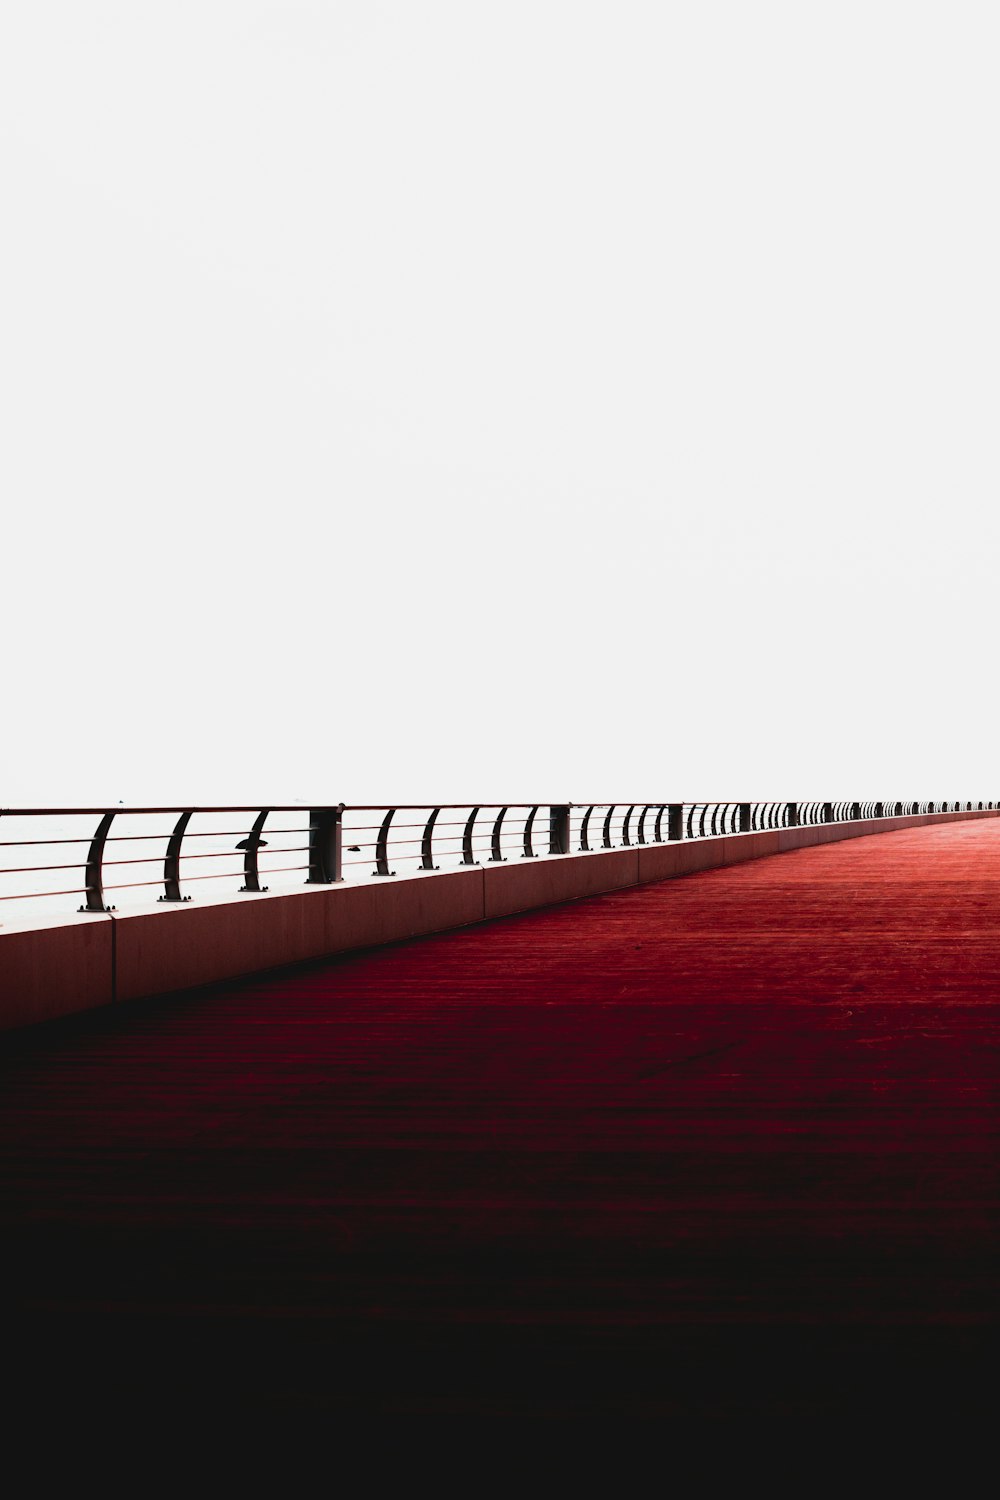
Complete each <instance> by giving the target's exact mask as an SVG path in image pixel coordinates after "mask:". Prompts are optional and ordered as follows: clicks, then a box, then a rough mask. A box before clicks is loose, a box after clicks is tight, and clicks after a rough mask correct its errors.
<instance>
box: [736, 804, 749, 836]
mask: <svg viewBox="0 0 1000 1500" xmlns="http://www.w3.org/2000/svg"><path fill="white" fill-rule="evenodd" d="M739 806H740V816H739V824H738V828H739V832H740V833H749V832H750V804H749V802H741V803H740V805H739Z"/></svg>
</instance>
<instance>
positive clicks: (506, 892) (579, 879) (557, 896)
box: [482, 849, 640, 918]
mask: <svg viewBox="0 0 1000 1500" xmlns="http://www.w3.org/2000/svg"><path fill="white" fill-rule="evenodd" d="M639 878H640V877H639V850H638V849H601V850H598V851H597V852H596V853H593V854H562V855H557V856H556V857H555V858H549V859H537V860H536V859H526V860H524V861H523V862H522V861H519V862H518V863H517V864H515V863H514V862H513V861H511V862H510V864H502V865H501V864H497V865H485V866H484V867H483V897H484V900H483V912H482V915H483V916H484V917H487V918H489V917H507V916H510V915H511V914H512V913H513V912H517V911H529V910H530V909H531V908H532V907H534V906H554V905H555V904H556V903H557V902H559V901H576V900H578V899H579V898H580V897H581V896H598V895H600V894H601V893H602V892H603V891H618V890H621V889H622V888H623V887H624V886H628V885H638V884H639Z"/></svg>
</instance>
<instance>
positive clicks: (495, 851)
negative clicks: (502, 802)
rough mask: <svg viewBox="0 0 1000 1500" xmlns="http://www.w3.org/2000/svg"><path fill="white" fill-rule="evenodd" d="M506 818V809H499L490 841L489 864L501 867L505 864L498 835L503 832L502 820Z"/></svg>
mask: <svg viewBox="0 0 1000 1500" xmlns="http://www.w3.org/2000/svg"><path fill="white" fill-rule="evenodd" d="M506 816H507V809H506V808H505V807H501V809H500V811H499V812H498V813H497V816H496V820H495V822H494V824H493V837H492V839H491V840H490V864H491V865H502V864H504V863H505V861H504V857H503V850H502V849H501V847H500V834H501V833H502V831H503V820H504V818H505V817H506Z"/></svg>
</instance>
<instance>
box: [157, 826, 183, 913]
mask: <svg viewBox="0 0 1000 1500" xmlns="http://www.w3.org/2000/svg"><path fill="white" fill-rule="evenodd" d="M190 821H191V813H190V811H188V812H182V813H181V815H180V817H179V818H178V819H177V822H176V823H175V824H174V831H173V833H172V834H171V835H170V842H169V843H168V844H167V853H166V857H165V859H164V861H163V884H164V886H165V887H166V891H165V894H164V895H162V896H161V897H160V898H159V899H160V900H161V901H190V900H191V897H190V896H182V895H181V843H182V842H183V839H184V832H185V830H186V828H187V826H188V824H189V823H190Z"/></svg>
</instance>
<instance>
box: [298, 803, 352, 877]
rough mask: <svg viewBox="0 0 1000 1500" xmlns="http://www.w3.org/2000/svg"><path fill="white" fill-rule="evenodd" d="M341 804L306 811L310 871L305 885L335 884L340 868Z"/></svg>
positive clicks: (339, 875)
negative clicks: (307, 813) (307, 816)
mask: <svg viewBox="0 0 1000 1500" xmlns="http://www.w3.org/2000/svg"><path fill="white" fill-rule="evenodd" d="M343 838H344V804H343V802H341V804H340V806H339V807H314V808H312V809H311V810H310V813H309V874H308V876H307V878H306V885H337V884H338V883H339V882H340V881H341V880H343V878H344V872H343V863H342V860H343Z"/></svg>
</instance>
